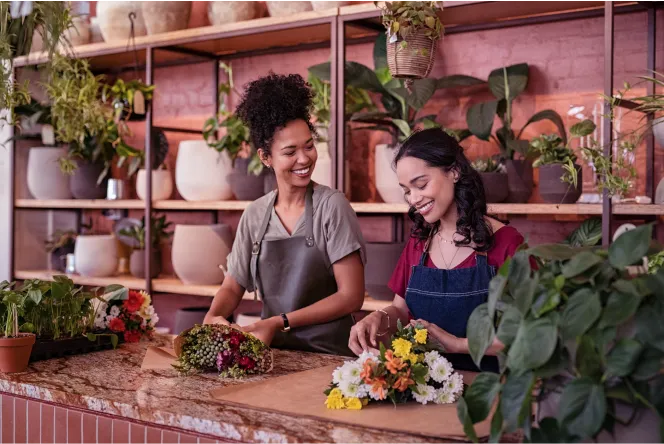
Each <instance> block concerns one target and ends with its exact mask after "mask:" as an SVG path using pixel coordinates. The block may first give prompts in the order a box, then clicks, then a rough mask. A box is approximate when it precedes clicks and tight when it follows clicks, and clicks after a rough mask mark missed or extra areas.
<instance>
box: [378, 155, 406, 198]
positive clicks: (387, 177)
mask: <svg viewBox="0 0 664 444" xmlns="http://www.w3.org/2000/svg"><path fill="white" fill-rule="evenodd" d="M396 153H397V152H396V150H395V149H394V147H392V146H389V145H386V144H380V145H376V158H375V168H376V173H375V174H376V190H378V194H380V197H381V198H382V199H383V201H385V202H386V203H404V202H405V201H404V197H403V190H402V189H401V187H400V186H399V179H397V173H396V171H394V168H393V167H392V163H393V162H394V156H395V155H396Z"/></svg>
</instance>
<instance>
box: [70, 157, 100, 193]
mask: <svg viewBox="0 0 664 444" xmlns="http://www.w3.org/2000/svg"><path fill="white" fill-rule="evenodd" d="M76 162H77V163H78V167H77V168H76V169H75V170H74V174H73V175H72V176H71V179H70V182H69V185H70V187H71V194H72V195H73V196H74V198H75V199H104V198H105V197H106V184H107V182H108V177H105V178H104V180H103V181H102V183H101V184H100V185H97V180H99V175H100V174H101V173H102V172H103V171H104V164H102V163H89V162H85V161H78V160H77V161H76Z"/></svg>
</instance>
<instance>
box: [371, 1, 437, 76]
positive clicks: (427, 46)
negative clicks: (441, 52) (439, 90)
mask: <svg viewBox="0 0 664 444" xmlns="http://www.w3.org/2000/svg"><path fill="white" fill-rule="evenodd" d="M374 3H375V4H377V2H374ZM439 9H442V7H439V6H438V2H385V5H384V6H383V8H382V23H383V26H385V28H386V29H387V31H386V34H387V64H388V66H389V68H390V73H391V74H392V77H394V78H397V79H407V81H408V82H409V83H408V84H407V86H408V85H409V84H412V83H410V82H412V80H413V79H423V78H425V77H427V76H428V75H429V73H430V72H431V68H432V67H433V63H434V59H435V55H436V46H437V43H438V40H439V39H440V38H441V36H442V34H443V31H444V28H443V24H442V22H441V21H440V18H439V17H438V10H439Z"/></svg>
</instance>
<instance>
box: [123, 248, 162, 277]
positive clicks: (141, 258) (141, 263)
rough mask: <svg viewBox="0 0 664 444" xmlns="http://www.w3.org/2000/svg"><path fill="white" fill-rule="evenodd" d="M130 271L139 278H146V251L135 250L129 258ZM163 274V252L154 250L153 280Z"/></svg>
mask: <svg viewBox="0 0 664 444" xmlns="http://www.w3.org/2000/svg"><path fill="white" fill-rule="evenodd" d="M129 271H130V272H131V275H132V276H134V277H137V278H141V279H144V278H145V250H134V251H133V252H132V253H131V257H130V258H129ZM160 274H161V252H160V251H159V250H152V273H151V276H150V277H151V278H153V279H154V278H156V277H157V276H159V275H160Z"/></svg>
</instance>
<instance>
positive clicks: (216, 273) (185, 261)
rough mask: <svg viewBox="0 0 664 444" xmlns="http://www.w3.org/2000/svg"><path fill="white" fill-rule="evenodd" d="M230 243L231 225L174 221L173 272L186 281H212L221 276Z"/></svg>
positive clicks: (231, 244) (193, 283)
mask: <svg viewBox="0 0 664 444" xmlns="http://www.w3.org/2000/svg"><path fill="white" fill-rule="evenodd" d="M232 246H233V234H232V232H231V227H230V226H228V225H225V224H218V225H176V226H175V233H174V235H173V250H172V254H171V256H172V262H173V270H174V271H175V274H176V275H177V276H178V278H180V280H181V281H182V282H184V283H185V284H187V285H216V284H220V283H221V282H222V281H223V280H224V272H223V270H222V269H221V268H219V266H220V265H221V266H223V267H224V268H226V258H227V256H228V254H229V253H230V252H231V247H232Z"/></svg>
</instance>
